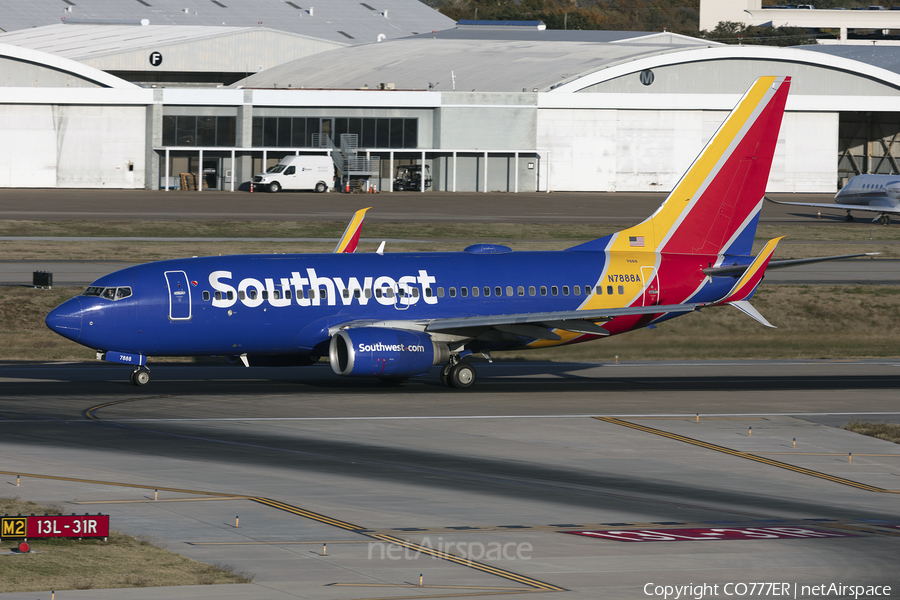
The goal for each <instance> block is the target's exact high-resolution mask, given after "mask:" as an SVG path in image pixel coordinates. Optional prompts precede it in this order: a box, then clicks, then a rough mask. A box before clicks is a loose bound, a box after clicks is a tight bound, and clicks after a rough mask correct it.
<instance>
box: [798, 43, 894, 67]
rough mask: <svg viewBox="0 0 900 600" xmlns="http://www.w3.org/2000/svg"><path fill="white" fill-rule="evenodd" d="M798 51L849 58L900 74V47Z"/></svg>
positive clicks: (853, 47)
mask: <svg viewBox="0 0 900 600" xmlns="http://www.w3.org/2000/svg"><path fill="white" fill-rule="evenodd" d="M795 47H796V48H797V49H798V50H809V51H810V52H821V53H822V54H829V55H831V56H839V57H841V58H849V59H850V60H855V61H859V62H861V63H865V64H867V65H872V66H873V67H879V68H881V69H884V70H886V71H891V72H893V73H900V46H876V45H872V46H855V45H854V46H842V45H827V46H826V45H817V46H795Z"/></svg>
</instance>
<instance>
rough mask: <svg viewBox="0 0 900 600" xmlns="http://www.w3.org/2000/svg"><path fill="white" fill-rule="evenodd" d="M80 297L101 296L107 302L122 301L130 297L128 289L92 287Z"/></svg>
mask: <svg viewBox="0 0 900 600" xmlns="http://www.w3.org/2000/svg"><path fill="white" fill-rule="evenodd" d="M81 295H82V296H101V297H103V298H106V299H107V300H122V299H124V298H128V297H129V296H131V288H130V287H120V288H114V287H108V288H105V287H99V286H95V285H92V286H90V287H89V288H88V289H86V290H84V291H83V292H82V293H81Z"/></svg>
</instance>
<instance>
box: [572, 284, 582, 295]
mask: <svg viewBox="0 0 900 600" xmlns="http://www.w3.org/2000/svg"><path fill="white" fill-rule="evenodd" d="M572 292H573V293H574V294H575V295H576V296H580V295H581V286H580V285H573V286H572Z"/></svg>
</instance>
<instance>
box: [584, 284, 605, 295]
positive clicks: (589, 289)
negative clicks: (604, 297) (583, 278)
mask: <svg viewBox="0 0 900 600" xmlns="http://www.w3.org/2000/svg"><path fill="white" fill-rule="evenodd" d="M598 287H599V286H598ZM601 289H602V288H601ZM597 293H598V294H599V293H600V292H597ZM584 295H585V296H590V295H591V286H589V285H586V286H584Z"/></svg>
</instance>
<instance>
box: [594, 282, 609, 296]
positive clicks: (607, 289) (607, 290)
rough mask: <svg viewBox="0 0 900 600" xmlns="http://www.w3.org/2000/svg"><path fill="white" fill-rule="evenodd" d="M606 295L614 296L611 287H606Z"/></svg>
mask: <svg viewBox="0 0 900 600" xmlns="http://www.w3.org/2000/svg"><path fill="white" fill-rule="evenodd" d="M597 287H600V286H599V285H598V286H597ZM606 293H607V294H609V295H610V296H612V293H613V291H612V286H611V285H608V286H606Z"/></svg>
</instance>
